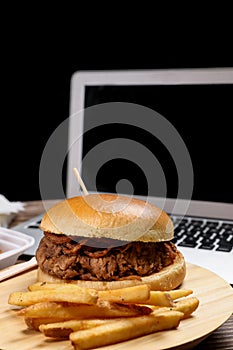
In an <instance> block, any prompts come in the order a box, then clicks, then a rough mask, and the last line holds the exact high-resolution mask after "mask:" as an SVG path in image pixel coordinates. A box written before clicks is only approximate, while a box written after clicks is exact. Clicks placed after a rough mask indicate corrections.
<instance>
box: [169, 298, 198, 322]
mask: <svg viewBox="0 0 233 350" xmlns="http://www.w3.org/2000/svg"><path fill="white" fill-rule="evenodd" d="M198 305H199V300H198V299H197V298H195V297H191V298H186V299H182V300H180V301H177V302H176V303H175V306H174V307H173V308H172V309H173V310H174V311H180V312H183V314H184V316H183V318H188V317H189V316H190V315H191V314H192V313H193V312H194V311H195V310H196V309H197V308H198Z"/></svg>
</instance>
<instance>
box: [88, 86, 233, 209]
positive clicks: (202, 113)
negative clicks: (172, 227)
mask: <svg viewBox="0 0 233 350" xmlns="http://www.w3.org/2000/svg"><path fill="white" fill-rule="evenodd" d="M107 102H130V103H136V104H139V105H142V106H146V107H149V108H150V109H153V110H155V111H156V112H158V113H159V114H160V115H162V116H163V117H164V118H166V119H167V120H168V121H169V122H170V123H172V125H173V126H174V127H175V129H176V130H177V131H178V133H179V134H180V136H181V137H182V139H183V141H184V142H185V144H186V147H187V149H188V151H189V154H190V157H191V160H192V165H193V170H194V189H193V196H192V198H193V199H194V200H205V201H214V202H225V203H233V180H232V179H233V166H232V163H233V154H232V153H233V152H232V151H233V129H232V121H233V85H232V84H208V85H207V84H200V85H145V86H142V85H140V86H137V85H136V86H135V85H134V86H125V85H124V86H121V85H117V86H113V85H112V86H111V85H105V86H86V88H85V107H91V106H94V105H98V104H101V103H107ZM90 123H91V121H90V120H88V114H86V115H85V112H84V130H88V131H87V132H85V133H84V139H83V158H84V157H85V156H86V155H87V154H88V152H89V151H90V150H91V149H93V148H94V147H95V146H96V145H98V144H99V143H100V142H103V141H106V140H108V139H112V138H129V139H132V140H135V141H137V142H139V143H140V144H143V145H144V146H145V147H146V148H147V149H149V150H150V151H151V152H153V154H155V156H156V158H157V159H158V161H159V163H160V164H161V166H162V169H163V171H164V174H165V176H166V182H167V197H169V198H176V196H177V190H178V189H177V186H178V185H177V184H178V175H177V171H176V167H175V164H174V161H173V159H172V157H171V155H170V154H169V152H168V151H167V149H166V147H164V145H163V144H162V143H161V142H160V141H159V140H158V139H156V138H155V137H153V136H152V135H151V134H150V133H148V132H147V131H145V130H143V129H139V128H137V127H134V126H130V125H121V124H116V125H111V124H109V125H103V126H102V127H101V126H99V127H97V128H95V129H90V130H89V126H90ZM90 171H91V169H88V164H85V167H84V168H83V169H82V174H83V177H84V178H85V182H86V186H87V187H88V188H89V190H90V191H91V190H93V191H94V190H96V189H97V190H98V191H104V192H115V191H116V183H117V182H118V181H119V180H121V179H128V180H129V181H130V182H131V183H132V184H133V187H134V194H135V195H147V194H148V188H147V181H146V178H145V174H144V172H143V169H140V167H138V166H137V164H135V163H134V162H133V161H130V159H112V160H110V161H108V162H106V163H104V164H103V165H102V166H101V167H100V169H99V170H98V174H97V176H96V188H94V186H93V183H92V182H91V181H90V182H89V180H88V174H89V172H90ZM155 182H156V179H155ZM155 192H156V193H150V195H151V194H152V195H155V196H162V195H163V193H159V188H158V187H156V188H155ZM184 199H185V198H184Z"/></svg>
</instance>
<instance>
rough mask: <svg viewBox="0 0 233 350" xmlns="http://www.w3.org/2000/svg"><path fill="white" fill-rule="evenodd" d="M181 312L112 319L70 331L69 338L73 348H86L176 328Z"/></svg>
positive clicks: (79, 349) (81, 349)
mask: <svg viewBox="0 0 233 350" xmlns="http://www.w3.org/2000/svg"><path fill="white" fill-rule="evenodd" d="M181 317H182V313H180V312H177V311H170V312H166V313H164V314H160V315H159V316H157V315H156V316H155V315H153V314H152V315H149V316H142V317H130V318H125V319H120V320H112V322H110V323H108V324H104V325H101V326H97V327H95V328H91V329H87V330H82V331H77V332H72V333H71V334H70V340H71V342H72V344H73V346H74V348H75V350H88V349H92V348H96V347H100V346H105V345H110V344H114V343H118V342H121V341H126V340H130V339H133V338H136V337H140V336H143V335H147V334H150V333H153V332H156V331H161V330H165V329H172V328H176V327H178V325H179V322H180V319H181Z"/></svg>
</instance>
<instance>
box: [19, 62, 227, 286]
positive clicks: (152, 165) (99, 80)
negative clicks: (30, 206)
mask: <svg viewBox="0 0 233 350" xmlns="http://www.w3.org/2000/svg"><path fill="white" fill-rule="evenodd" d="M70 86H71V88H70V116H69V118H68V119H67V121H66V122H65V123H64V125H63V126H64V128H65V127H67V129H68V151H67V149H66V151H65V152H63V153H64V154H63V157H64V156H65V155H66V153H67V154H68V156H67V159H66V162H67V169H66V196H67V197H71V196H75V195H78V194H80V188H79V186H78V185H77V179H76V178H75V176H74V173H73V168H74V167H77V168H78V169H79V171H80V173H81V176H82V178H83V181H84V183H85V185H86V188H87V189H88V191H89V192H90V193H92V192H117V193H121V194H123V195H124V194H125V195H134V196H136V197H138V198H141V199H145V200H148V201H150V202H151V203H153V204H155V205H157V206H159V207H161V208H163V209H164V210H165V211H166V212H167V213H168V214H169V215H170V216H171V217H172V219H173V221H174V226H175V237H174V242H175V244H176V245H177V247H178V248H179V250H181V251H182V253H183V254H184V256H185V259H186V261H187V262H190V263H194V264H197V265H200V266H203V267H205V268H208V269H210V270H212V271H213V272H215V273H217V274H218V275H220V276H221V277H223V278H224V279H225V280H226V281H227V282H229V283H231V284H232V283H233V270H232V269H231V268H230V267H231V266H233V186H232V178H233V170H232V158H233V157H232V148H233V147H232V128H231V119H232V116H233V104H232V95H233V68H209V69H162V70H125V71H117V70H115V71H81V72H75V73H74V74H73V76H72V79H71V85H70ZM58 134H59V133H58ZM59 135H60V134H59ZM59 139H61V138H59ZM57 147H59V144H57ZM51 153H52V155H51V158H52V157H53V158H56V157H58V156H57V154H60V155H61V154H62V152H59V151H58V150H57V149H56V154H55V151H54V150H53V151H52V152H51ZM42 158H43V157H42ZM57 163H59V161H58V162H57ZM59 164H60V163H59ZM59 166H60V165H58V167H59ZM50 172H51V173H53V175H52V176H51V177H50V178H51V180H49V179H47V180H46V181H48V182H50V184H49V183H46V184H45V188H52V187H53V186H55V187H56V184H58V181H59V180H57V181H56V180H54V179H55V177H56V172H58V168H56V166H54V164H53V166H51V169H50V170H49V169H46V173H47V174H48V173H50ZM60 172H61V171H60ZM42 175H43V174H42ZM44 178H45V176H44ZM42 192H43V191H42ZM51 196H52V193H51ZM51 196H49V197H48V198H52V197H51ZM42 198H43V193H42ZM58 198H62V193H61V196H58ZM40 219H41V216H38V217H35V218H33V219H32V220H29V221H28V222H26V223H23V224H20V225H18V226H16V227H15V228H14V229H17V230H20V231H23V232H25V233H28V234H31V235H33V236H34V237H35V238H36V244H35V246H34V247H33V248H31V249H29V250H28V251H27V252H26V253H28V254H34V253H35V249H36V247H37V245H38V242H39V240H40V238H41V237H42V233H41V232H40V231H38V225H39V223H40Z"/></svg>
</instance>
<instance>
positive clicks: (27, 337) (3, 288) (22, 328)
mask: <svg viewBox="0 0 233 350" xmlns="http://www.w3.org/2000/svg"><path fill="white" fill-rule="evenodd" d="M35 281H36V270H32V271H30V272H27V273H24V274H22V275H19V276H17V277H14V278H11V279H9V280H7V281H5V282H2V283H1V284H0V293H1V305H0V329H1V337H0V339H1V340H0V348H1V349H3V350H15V349H17V350H31V349H34V350H37V349H43V350H45V349H46V350H53V349H54V350H55V349H56V350H71V349H72V346H71V344H70V342H69V341H55V340H52V339H49V338H45V337H44V336H43V335H42V334H40V333H38V332H35V331H31V330H28V329H27V327H26V325H25V323H24V320H23V319H22V318H21V317H19V316H16V312H15V307H13V306H10V305H8V303H7V301H8V296H9V294H10V293H11V292H13V291H22V290H26V289H27V286H28V285H29V284H31V283H33V282H35ZM182 288H188V289H192V290H193V292H194V294H193V295H194V296H197V297H198V298H199V300H200V305H199V308H198V309H197V310H196V312H195V313H194V315H193V316H192V317H190V318H189V319H186V320H182V321H181V323H180V325H179V328H178V329H176V330H170V331H162V332H157V333H154V334H151V335H148V336H144V337H140V338H137V339H134V340H131V341H127V342H122V343H119V344H114V345H111V346H107V347H102V348H101V349H102V350H103V349H104V350H123V349H127V350H131V349H132V350H142V349H143V350H152V349H156V350H158V349H172V348H173V349H182V350H186V349H192V348H194V346H196V345H198V343H199V342H200V341H201V340H203V339H204V338H205V337H206V336H207V335H209V334H210V333H212V332H213V331H214V330H216V329H217V328H218V327H220V326H221V325H222V324H223V323H224V322H225V321H226V320H227V319H228V318H229V317H230V316H231V313H232V310H233V289H232V287H231V286H230V285H228V284H227V283H226V282H225V281H224V280H223V279H221V278H220V277H219V276H217V275H215V274H214V273H212V272H210V271H208V270H206V269H203V268H201V267H198V266H195V265H191V264H188V265H187V276H186V279H185V282H184V283H183V285H182ZM213 334H214V333H213ZM203 344H204V343H203ZM231 345H232V343H231V344H230V346H231ZM204 348H205V349H207V348H208V347H206V346H205V347H204ZM200 349H201V348H200ZM211 349H214V347H212V348H211ZM226 349H227V348H226ZM229 349H230V347H229ZM231 349H232V347H231Z"/></svg>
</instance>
